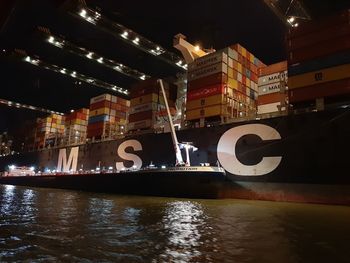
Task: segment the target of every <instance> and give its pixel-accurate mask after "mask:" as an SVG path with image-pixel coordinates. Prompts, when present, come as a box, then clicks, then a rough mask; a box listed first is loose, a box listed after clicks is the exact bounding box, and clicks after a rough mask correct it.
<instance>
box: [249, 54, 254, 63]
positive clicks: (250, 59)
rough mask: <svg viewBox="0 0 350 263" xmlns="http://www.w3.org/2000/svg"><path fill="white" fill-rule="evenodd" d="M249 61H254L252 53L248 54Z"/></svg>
mask: <svg viewBox="0 0 350 263" xmlns="http://www.w3.org/2000/svg"><path fill="white" fill-rule="evenodd" d="M249 61H250V62H251V63H254V55H253V54H252V53H250V55H249Z"/></svg>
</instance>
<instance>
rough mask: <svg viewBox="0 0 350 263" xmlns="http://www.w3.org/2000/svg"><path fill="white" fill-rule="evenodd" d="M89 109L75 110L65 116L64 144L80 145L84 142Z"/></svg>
mask: <svg viewBox="0 0 350 263" xmlns="http://www.w3.org/2000/svg"><path fill="white" fill-rule="evenodd" d="M88 118H89V109H85V108H82V109H79V110H75V111H73V112H71V113H69V114H66V118H65V120H66V121H65V132H64V138H63V139H64V144H65V145H72V144H81V143H85V142H86V132H87V124H88Z"/></svg>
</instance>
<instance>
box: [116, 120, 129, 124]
mask: <svg viewBox="0 0 350 263" xmlns="http://www.w3.org/2000/svg"><path fill="white" fill-rule="evenodd" d="M118 123H120V124H122V125H126V123H127V121H126V120H124V119H120V120H119V122H118Z"/></svg>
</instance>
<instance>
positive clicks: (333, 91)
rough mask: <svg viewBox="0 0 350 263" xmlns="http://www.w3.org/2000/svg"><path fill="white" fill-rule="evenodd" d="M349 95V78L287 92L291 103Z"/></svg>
mask: <svg viewBox="0 0 350 263" xmlns="http://www.w3.org/2000/svg"><path fill="white" fill-rule="evenodd" d="M345 94H350V78H348V79H343V80H337V81H332V82H325V83H322V84H317V85H312V86H307V87H303V88H299V89H295V90H289V91H288V96H289V101H290V102H291V103H294V102H302V101H310V100H315V99H317V98H324V97H334V96H340V95H345Z"/></svg>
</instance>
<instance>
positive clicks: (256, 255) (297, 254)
mask: <svg viewBox="0 0 350 263" xmlns="http://www.w3.org/2000/svg"><path fill="white" fill-rule="evenodd" d="M23 261H24V262H220V263H221V262H259V263H260V262H278V263H281V262H350V207H342V206H323V205H310V204H293V203H277V202H262V201H245V200H186V199H170V198H155V197H132V196H117V195H107V194H96V193H84V192H78V191H66V190H52V189H38V188H26V187H18V186H4V185H0V262H23Z"/></svg>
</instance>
